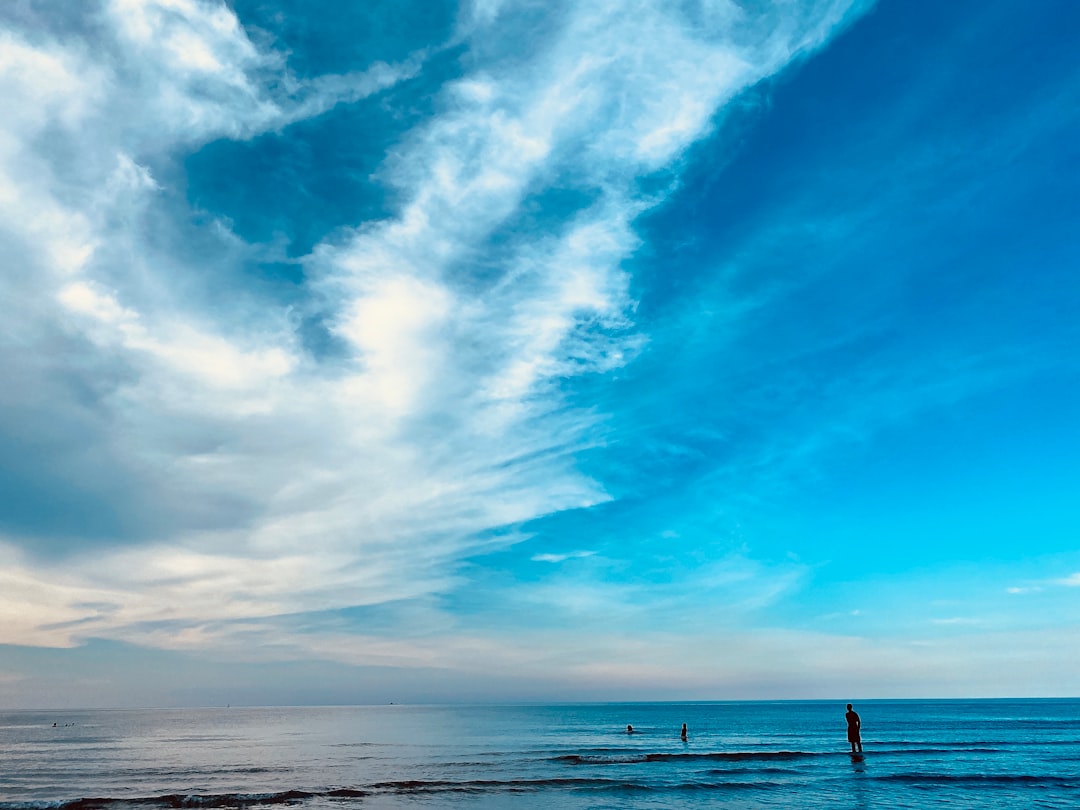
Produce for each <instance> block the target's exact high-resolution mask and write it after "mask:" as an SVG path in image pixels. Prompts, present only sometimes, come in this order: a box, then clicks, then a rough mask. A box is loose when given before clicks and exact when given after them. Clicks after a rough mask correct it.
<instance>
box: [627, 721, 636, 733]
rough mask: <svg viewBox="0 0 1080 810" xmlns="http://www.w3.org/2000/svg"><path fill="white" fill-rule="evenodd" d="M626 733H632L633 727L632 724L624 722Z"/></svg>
mask: <svg viewBox="0 0 1080 810" xmlns="http://www.w3.org/2000/svg"><path fill="white" fill-rule="evenodd" d="M626 733H627V734H633V733H634V727H633V726H632V725H630V724H629V723H627V724H626Z"/></svg>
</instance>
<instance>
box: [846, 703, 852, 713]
mask: <svg viewBox="0 0 1080 810" xmlns="http://www.w3.org/2000/svg"><path fill="white" fill-rule="evenodd" d="M847 710H848V711H849V712H850V711H851V704H850V703H849V704H848V705H847Z"/></svg>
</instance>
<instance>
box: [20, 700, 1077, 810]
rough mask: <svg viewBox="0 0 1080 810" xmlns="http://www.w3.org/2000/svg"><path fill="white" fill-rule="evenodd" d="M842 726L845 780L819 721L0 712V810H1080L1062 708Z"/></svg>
mask: <svg viewBox="0 0 1080 810" xmlns="http://www.w3.org/2000/svg"><path fill="white" fill-rule="evenodd" d="M855 708H856V709H857V710H858V711H859V713H860V714H861V715H862V721H863V739H864V742H865V757H864V758H863V759H861V760H858V759H854V758H852V757H851V756H850V755H849V754H848V753H847V751H848V744H847V742H846V738H845V729H846V726H845V723H844V717H843V714H844V706H843V704H842V703H835V702H831V701H830V702H773V703H744V702H739V703H703V704H687V703H654V704H642V703H636V704H602V705H598V704H590V705H568V706H502V707H493V706H369V707H330V708H227V709H226V708H219V709H177V710H166V709H161V710H131V711H66V712H6V713H0V808H2V809H3V810H16V809H21V808H30V807H34V808H40V807H57V806H62V805H67V806H68V807H69V808H70V810H76V808H83V809H84V810H92V809H93V808H98V807H101V808H110V810H112V809H113V808H115V810H120V808H123V807H125V806H134V805H138V806H139V807H141V808H146V809H147V810H153V809H154V808H159V807H240V806H247V807H250V806H259V805H263V806H267V807H272V806H274V805H282V804H286V805H296V806H298V807H300V808H302V810H323V809H324V808H336V810H349V808H350V807H364V808H439V807H470V808H498V807H508V806H513V807H515V808H533V807H536V808H540V807H545V808H547V807H560V808H572V809H576V808H582V809H584V808H615V807H618V808H667V807H675V806H678V807H689V808H695V807H725V808H758V807H805V808H819V807H820V808H824V807H829V808H871V807H895V808H905V807H906V808H929V807H946V806H947V807H980V806H982V805H985V804H986V803H987V802H992V803H993V805H994V806H995V807H1004V808H1013V807H1015V808H1021V807H1022V808H1030V807H1061V808H1064V807H1070V808H1071V807H1076V806H1080V741H1078V736H1080V701H1078V700H993V701H866V702H862V703H859V704H857V705H856V707H855ZM53 723H56V724H57V725H56V727H55V728H54V727H53V725H52V724H53ZM627 723H632V724H633V725H634V728H635V733H634V734H633V735H627V734H626V733H625V729H626V724H627ZM682 723H687V724H688V725H689V730H690V735H689V739H688V740H687V741H686V742H683V741H682V740H680V739H679V728H680V726H681V724H682Z"/></svg>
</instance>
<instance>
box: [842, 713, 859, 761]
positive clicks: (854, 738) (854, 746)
mask: <svg viewBox="0 0 1080 810" xmlns="http://www.w3.org/2000/svg"><path fill="white" fill-rule="evenodd" d="M844 719H845V720H847V738H848V742H849V743H851V753H853V754H855V753H859V754H861V753H862V734H861V732H862V719H861V718H860V717H859V713H858V712H857V711H855V710H854V709H852V708H851V704H850V703H849V704H848V705H847V714H845V715H844Z"/></svg>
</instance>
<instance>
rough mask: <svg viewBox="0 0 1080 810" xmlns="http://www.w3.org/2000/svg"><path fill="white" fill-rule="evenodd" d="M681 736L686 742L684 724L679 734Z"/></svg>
mask: <svg viewBox="0 0 1080 810" xmlns="http://www.w3.org/2000/svg"><path fill="white" fill-rule="evenodd" d="M679 736H680V737H682V738H683V741H685V740H686V723H683V724H682V731H681V732H680V733H679Z"/></svg>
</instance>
